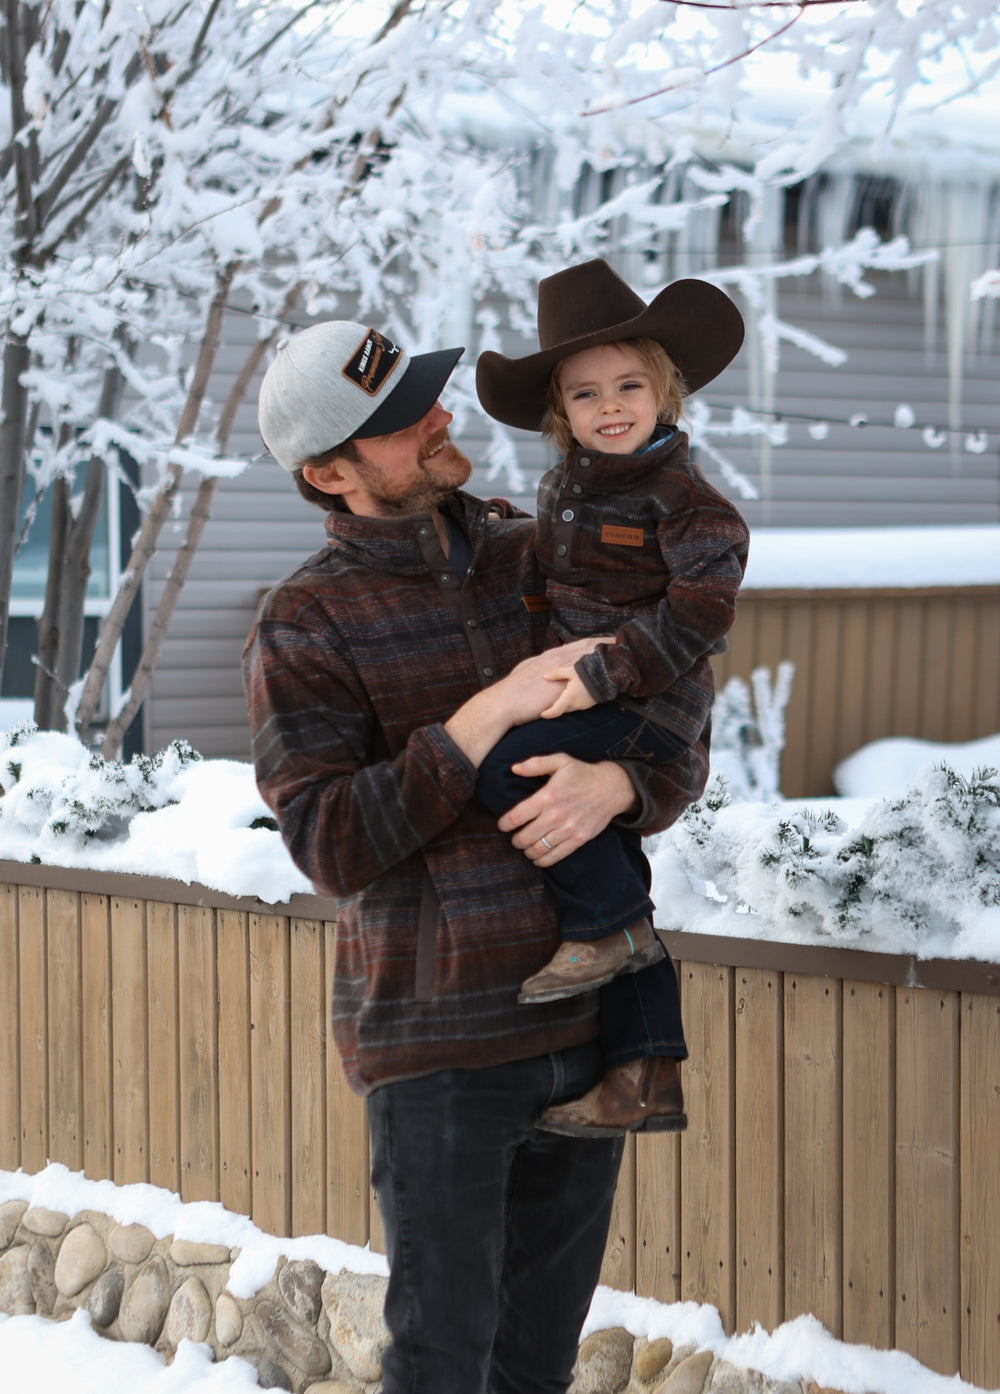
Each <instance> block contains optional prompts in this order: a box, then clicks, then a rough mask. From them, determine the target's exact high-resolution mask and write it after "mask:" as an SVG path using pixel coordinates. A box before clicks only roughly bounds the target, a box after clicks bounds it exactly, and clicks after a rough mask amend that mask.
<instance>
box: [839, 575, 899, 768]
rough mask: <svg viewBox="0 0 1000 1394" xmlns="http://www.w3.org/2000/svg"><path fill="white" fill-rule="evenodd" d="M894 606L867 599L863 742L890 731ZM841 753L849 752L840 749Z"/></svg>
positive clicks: (891, 603)
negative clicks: (866, 657)
mask: <svg viewBox="0 0 1000 1394" xmlns="http://www.w3.org/2000/svg"><path fill="white" fill-rule="evenodd" d="M895 640H896V606H895V602H894V601H891V600H886V599H881V600H880V599H878V598H877V597H875V598H872V599H870V600H869V602H868V682H867V685H866V687H865V693H864V702H863V707H864V713H865V724H864V735H863V737H862V740H861V742H860V743H861V744H862V745H866V744H867V743H868V742H869V741H874V740H878V739H879V738H880V737H882V736H885V735H888V734H889V732H891V731H892V730H893V724H892V701H893V684H894V676H893V675H894V672H895V662H896V654H895ZM841 754H843V755H847V754H850V751H843V752H841Z"/></svg>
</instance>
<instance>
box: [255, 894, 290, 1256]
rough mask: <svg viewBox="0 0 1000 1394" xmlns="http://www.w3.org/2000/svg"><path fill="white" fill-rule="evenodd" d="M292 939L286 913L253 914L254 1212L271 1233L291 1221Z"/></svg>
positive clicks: (283, 1229) (280, 1230)
mask: <svg viewBox="0 0 1000 1394" xmlns="http://www.w3.org/2000/svg"><path fill="white" fill-rule="evenodd" d="M288 939H289V935H288V920H287V919H286V918H285V917H284V916H279V915H251V916H250V1049H251V1068H252V1071H253V1082H254V1088H253V1117H252V1129H253V1218H254V1223H255V1224H257V1225H259V1226H260V1228H261V1229H264V1230H268V1231H269V1232H270V1233H271V1234H287V1233H288V1229H289V1225H290V1222H291V1207H290V1204H289V1173H290V1163H289V1152H290V1131H291V1109H290V1102H289V1084H290V1058H289V1041H288V1034H289V1023H288V1009H289V1001H288Z"/></svg>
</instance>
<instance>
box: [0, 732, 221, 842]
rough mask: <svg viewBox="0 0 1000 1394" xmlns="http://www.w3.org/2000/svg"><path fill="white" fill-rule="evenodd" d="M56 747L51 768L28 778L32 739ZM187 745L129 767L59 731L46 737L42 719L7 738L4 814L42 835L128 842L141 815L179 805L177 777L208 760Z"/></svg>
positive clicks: (1, 792)
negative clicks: (174, 789) (25, 758)
mask: <svg viewBox="0 0 1000 1394" xmlns="http://www.w3.org/2000/svg"><path fill="white" fill-rule="evenodd" d="M32 737H34V738H37V740H36V741H35V742H34V744H35V745H36V746H37V743H38V740H40V741H42V742H43V743H44V744H45V745H46V747H51V750H50V755H51V757H52V762H51V764H43V765H42V766H41V767H39V766H38V765H34V766H33V772H32V773H31V774H30V775H29V776H28V777H27V778H22V775H23V765H22V760H21V754H20V752H21V750H22V748H23V745H24V743H25V742H26V740H27V739H28V738H32ZM200 759H201V756H200V755H199V754H198V752H197V751H196V750H195V749H194V748H193V747H192V746H191V745H190V744H189V743H188V742H187V741H185V740H176V741H172V742H171V743H170V745H168V746H167V748H166V749H165V750H160V751H158V752H157V753H156V754H155V755H135V756H133V757H132V759H131V760H130V761H129V762H128V763H127V764H125V763H124V762H122V761H120V760H105V759H104V758H103V757H102V756H100V755H98V754H97V753H96V752H95V751H85V750H83V748H82V747H81V746H80V744H79V742H78V741H76V740H75V739H73V738H72V737H69V736H64V735H62V734H60V733H58V732H46V733H42V732H39V731H38V728H37V727H36V726H35V724H34V722H26V723H25V724H24V725H22V726H17V727H15V728H14V729H13V730H12V731H10V732H8V733H7V734H6V735H0V796H2V799H0V817H3V818H13V819H16V820H17V821H18V822H19V823H20V824H21V825H22V826H24V827H26V828H29V829H31V831H33V832H36V833H45V834H50V835H51V836H53V837H57V838H63V837H65V838H69V839H71V840H75V841H78V842H86V841H89V840H90V839H92V838H96V839H100V840H107V839H112V838H116V837H120V836H121V835H122V834H123V833H124V832H125V830H126V829H127V827H128V825H129V823H130V822H131V820H132V819H133V818H134V817H135V815H136V814H137V813H148V812H150V811H151V810H152V809H156V808H165V807H167V806H168V805H169V804H171V803H173V802H175V800H174V799H173V797H172V795H171V792H170V783H171V779H172V778H173V776H174V775H176V774H177V773H178V772H179V771H181V770H183V769H184V768H185V767H186V766H187V765H190V764H192V763H193V762H194V761H196V760H200Z"/></svg>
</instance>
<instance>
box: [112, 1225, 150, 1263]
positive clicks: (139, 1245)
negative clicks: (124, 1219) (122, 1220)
mask: <svg viewBox="0 0 1000 1394" xmlns="http://www.w3.org/2000/svg"><path fill="white" fill-rule="evenodd" d="M155 1243H156V1239H155V1238H154V1236H153V1235H152V1234H151V1233H150V1232H149V1230H148V1229H147V1228H146V1226H145V1225H115V1227H114V1229H113V1230H112V1231H111V1233H110V1234H109V1235H108V1248H109V1249H110V1251H111V1254H112V1257H114V1258H116V1259H117V1260H118V1261H119V1263H145V1262H146V1260H147V1259H148V1258H149V1256H150V1254H151V1253H152V1252H153V1245H154V1244H155Z"/></svg>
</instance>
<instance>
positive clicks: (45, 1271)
mask: <svg viewBox="0 0 1000 1394" xmlns="http://www.w3.org/2000/svg"><path fill="white" fill-rule="evenodd" d="M28 1278H29V1280H30V1282H31V1291H32V1294H33V1296H34V1299H35V1311H36V1312H37V1313H38V1315H39V1316H40V1317H50V1316H51V1315H52V1311H53V1308H54V1307H55V1305H56V1297H57V1295H58V1294H57V1292H56V1256H55V1253H54V1252H53V1250H52V1246H51V1245H49V1244H32V1246H31V1257H30V1258H29V1259H28Z"/></svg>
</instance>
